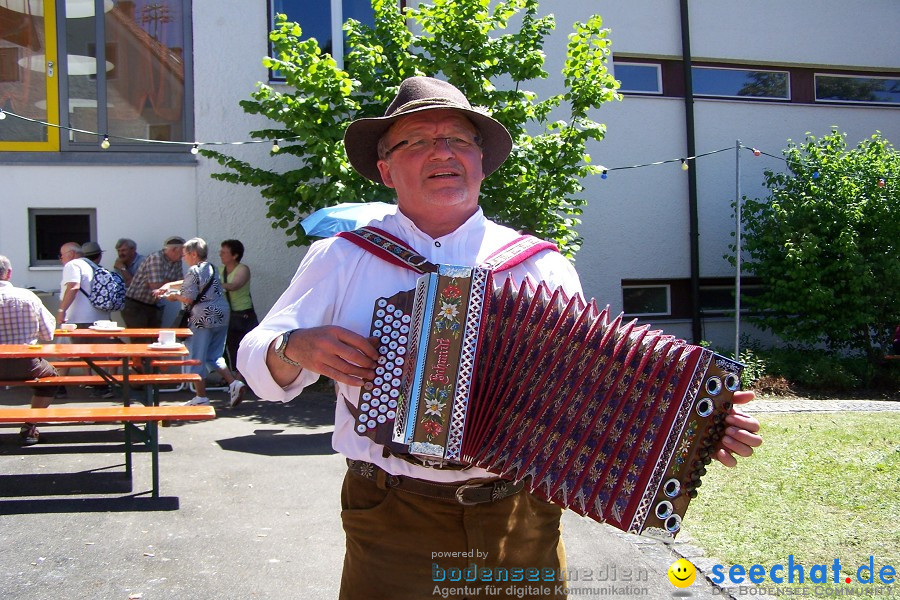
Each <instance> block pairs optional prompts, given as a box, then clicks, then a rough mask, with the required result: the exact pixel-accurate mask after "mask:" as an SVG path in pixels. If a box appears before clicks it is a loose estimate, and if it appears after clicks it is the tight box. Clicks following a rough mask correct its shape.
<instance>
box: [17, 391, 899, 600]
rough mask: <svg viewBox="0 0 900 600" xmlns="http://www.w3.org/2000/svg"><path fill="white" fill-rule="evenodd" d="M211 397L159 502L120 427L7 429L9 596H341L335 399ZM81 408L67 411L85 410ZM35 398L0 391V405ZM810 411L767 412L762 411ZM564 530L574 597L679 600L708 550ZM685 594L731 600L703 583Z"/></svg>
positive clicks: (167, 450)
mask: <svg viewBox="0 0 900 600" xmlns="http://www.w3.org/2000/svg"><path fill="white" fill-rule="evenodd" d="M211 395H212V397H213V399H214V403H216V404H218V406H219V407H220V409H219V417H218V418H217V419H216V420H215V421H210V422H203V423H192V424H182V425H178V426H172V427H169V428H165V429H161V442H162V445H163V446H162V447H163V452H162V454H161V494H162V496H163V497H162V498H160V499H159V500H158V501H154V500H153V499H151V498H150V497H149V493H148V490H149V488H150V464H149V458H150V457H149V455H148V454H146V453H142V454H139V455H138V456H137V458H136V461H135V476H134V479H133V482H130V483H129V482H128V481H127V480H126V479H125V478H124V477H123V476H122V471H123V461H122V448H123V446H122V433H121V429H120V428H118V427H115V426H112V425H96V426H84V425H81V426H56V427H51V426H46V427H43V428H42V431H43V433H44V437H45V443H42V444H40V445H38V446H35V447H32V448H19V446H18V444H17V439H16V437H17V436H16V431H17V429H16V428H0V465H2V466H0V531H2V536H0V597H2V598H12V599H16V600H19V599H21V600H25V599H29V600H30V599H35V600H37V599H41V600H43V599H46V598H66V599H82V598H85V599H87V598H90V599H94V598H97V599H107V598H113V599H123V600H125V599H128V598H141V599H142V600H151V599H158V598H159V599H165V600H174V599H181V598H185V599H187V598H190V599H192V600H197V599H206V598H216V599H230V598H236V599H238V598H240V599H243V598H284V597H290V598H304V599H307V598H308V599H331V598H335V597H336V594H337V588H338V584H339V580H340V570H341V557H342V554H343V533H342V530H341V526H340V514H339V508H338V493H339V488H340V482H341V478H342V476H343V472H344V470H345V469H344V463H343V460H342V458H341V457H340V456H339V455H337V454H335V453H334V451H333V450H332V449H331V444H330V437H331V430H332V413H333V406H334V405H333V403H334V400H333V397H330V396H329V395H327V394H321V393H306V394H304V395H303V396H301V397H300V398H298V399H297V400H294V401H293V402H291V403H290V404H288V405H281V404H274V403H268V402H259V401H255V400H249V401H246V402H245V403H244V405H243V406H241V407H240V409H238V410H235V411H231V410H228V409H227V408H222V406H223V404H224V402H223V400H224V396H225V394H224V393H222V392H219V393H218V394H217V393H212V394H211ZM72 396H73V397H72V398H71V399H69V400H67V401H66V403H71V404H75V403H78V402H83V401H84V398H79V397H78V395H77V394H72ZM187 397H188V395H187V394H185V393H176V394H169V395H166V396H165V399H164V401H165V402H174V401H179V400H183V399H186V398H187ZM217 397H218V398H219V399H220V400H218V401H217V400H216V398H217ZM24 398H25V397H24V396H23V394H22V392H21V390H19V391H0V407H2V406H3V405H10V406H12V405H21V404H23V403H24V402H25V400H24ZM94 402H96V401H94ZM61 403H62V402H61V401H60V402H59V404H61ZM805 406H806V405H805V404H804V403H802V402H800V401H792V402H789V403H786V404H785V403H772V402H765V401H760V402H758V403H757V405H756V409H758V410H805V409H806V408H808V407H806V408H804V407H805ZM825 406H826V405H824V404H821V405H819V404H817V406H816V408H822V407H825ZM834 408H835V409H840V410H848V409H851V410H852V409H856V408H861V409H891V410H897V409H900V403H886V404H884V405H882V404H880V403H879V404H852V405H850V406H847V405H845V404H841V405H835V406H834ZM564 527H565V530H564V538H565V542H566V547H567V552H568V560H569V565H568V566H569V569H570V570H571V572H575V571H576V570H577V572H578V573H579V574H580V577H581V578H583V577H584V576H585V575H587V574H590V575H592V576H593V580H592V581H578V582H571V587H573V588H579V589H580V590H581V591H582V595H584V596H586V597H588V598H591V597H593V598H598V597H601V594H604V595H606V596H610V595H613V593H612V591H611V590H614V589H616V588H617V589H619V590H620V592H621V588H623V587H624V588H628V589H627V590H626V591H630V592H631V593H630V594H626V595H628V596H630V597H643V598H671V597H673V590H674V588H673V587H672V586H671V584H670V583H669V582H668V580H667V578H666V574H665V573H666V570H667V568H668V566H669V565H670V564H671V563H672V562H673V561H674V560H676V559H677V558H678V557H679V556H680V555H685V556H688V557H689V558H695V557H697V556H698V555H699V554H702V550H700V549H699V548H696V547H694V546H692V545H691V543H690V535H689V532H684V533H683V534H682V535H680V536H679V538H678V541H677V542H676V543H675V544H674V545H666V544H663V543H660V542H658V541H655V540H652V539H647V538H642V537H637V536H632V535H627V534H623V533H620V532H618V531H616V530H614V529H612V528H610V527H607V526H605V525H600V524H598V523H596V522H594V521H591V520H589V519H584V518H580V517H578V516H577V515H575V514H574V513H571V512H570V511H567V513H566V516H565V519H564ZM698 562H700V561H698ZM629 579H630V580H631V581H629ZM616 595H622V594H621V593H619V594H616ZM682 595H688V596H690V597H692V598H698V599H701V600H703V599H709V598H714V597H715V598H721V597H722V596H721V595H719V594H715V593H714V590H713V588H712V587H711V586H710V585H709V584H708V583H707V582H706V581H700V578H698V582H697V583H695V584H694V585H693V586H691V588H690V590H689V592H688V593H686V594H685V593H682Z"/></svg>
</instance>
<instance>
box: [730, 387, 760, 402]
mask: <svg viewBox="0 0 900 600" xmlns="http://www.w3.org/2000/svg"><path fill="white" fill-rule="evenodd" d="M754 398H756V392H751V391H748V390H743V391H738V392H735V393H734V396H733V397H732V399H731V402H732V404H747V403H748V402H750V401H751V400H753V399H754Z"/></svg>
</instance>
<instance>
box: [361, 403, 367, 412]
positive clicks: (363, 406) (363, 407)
mask: <svg viewBox="0 0 900 600" xmlns="http://www.w3.org/2000/svg"><path fill="white" fill-rule="evenodd" d="M359 410H361V411H362V412H369V405H368V404H367V403H365V402H363V403H362V404H360V405H359Z"/></svg>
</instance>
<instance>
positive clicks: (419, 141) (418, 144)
mask: <svg viewBox="0 0 900 600" xmlns="http://www.w3.org/2000/svg"><path fill="white" fill-rule="evenodd" d="M440 141H443V142H447V148H449V149H450V150H451V151H454V152H465V151H467V150H471V149H472V148H475V147H479V148H480V147H481V138H480V137H478V136H473V137H461V136H444V137H435V138H433V137H416V138H410V139H408V140H401V141H399V142H397V143H396V144H394V145H393V146H391V148H390V149H389V150H388V151H387V152H385V153H384V157H385V158H387V157H389V156H390V155H391V154H393V153H394V152H396V151H397V150H401V149H402V150H405V151H406V152H411V153H413V154H419V153H422V152H428V151H430V150H431V149H432V148H434V147H435V145H436V144H437V143H438V142H440Z"/></svg>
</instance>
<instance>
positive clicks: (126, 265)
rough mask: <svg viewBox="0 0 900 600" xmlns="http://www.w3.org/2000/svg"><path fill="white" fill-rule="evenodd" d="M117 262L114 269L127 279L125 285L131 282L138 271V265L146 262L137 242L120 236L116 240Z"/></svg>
mask: <svg viewBox="0 0 900 600" xmlns="http://www.w3.org/2000/svg"><path fill="white" fill-rule="evenodd" d="M116 256H117V258H116V262H115V264H113V269H115V270H116V273H118V274H119V275H121V276H122V279H124V280H125V285H129V284H131V280H132V279H134V276H135V274H136V273H137V270H138V267H140V266H141V263H142V262H144V255H143V254H138V251H137V244H136V243H135V241H134V240H132V239H129V238H119V241H117V242H116Z"/></svg>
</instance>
